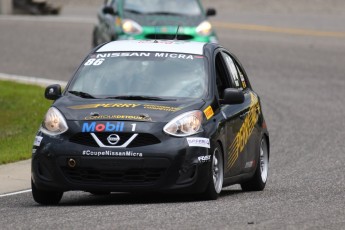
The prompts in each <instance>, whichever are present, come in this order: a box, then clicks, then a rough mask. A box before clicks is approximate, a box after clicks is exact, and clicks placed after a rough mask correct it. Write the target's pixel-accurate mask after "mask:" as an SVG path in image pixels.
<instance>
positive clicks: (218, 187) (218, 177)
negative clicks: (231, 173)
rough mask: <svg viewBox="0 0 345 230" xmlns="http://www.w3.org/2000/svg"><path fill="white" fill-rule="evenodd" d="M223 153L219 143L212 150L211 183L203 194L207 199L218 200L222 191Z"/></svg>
mask: <svg viewBox="0 0 345 230" xmlns="http://www.w3.org/2000/svg"><path fill="white" fill-rule="evenodd" d="M223 166H224V164H223V153H222V150H221V147H220V145H219V144H217V145H216V146H215V148H214V149H213V150H212V158H211V165H210V168H209V178H210V179H209V183H208V186H207V188H206V190H205V192H204V194H203V198H204V199H206V200H216V199H217V198H218V196H219V194H220V192H221V191H222V187H223V180H224V167H223Z"/></svg>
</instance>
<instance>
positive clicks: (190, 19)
mask: <svg viewBox="0 0 345 230" xmlns="http://www.w3.org/2000/svg"><path fill="white" fill-rule="evenodd" d="M124 18H128V19H132V20H134V21H136V22H138V23H139V24H140V25H141V26H175V27H176V26H178V25H180V26H186V27H187V26H189V27H196V26H198V25H199V24H200V23H201V22H202V21H204V20H206V17H205V16H203V15H197V16H190V15H155V14H152V15H145V14H133V13H125V14H124Z"/></svg>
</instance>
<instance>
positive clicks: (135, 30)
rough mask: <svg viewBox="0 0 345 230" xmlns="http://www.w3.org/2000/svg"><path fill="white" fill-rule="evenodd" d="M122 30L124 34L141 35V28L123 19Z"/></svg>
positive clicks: (133, 22)
mask: <svg viewBox="0 0 345 230" xmlns="http://www.w3.org/2000/svg"><path fill="white" fill-rule="evenodd" d="M122 30H123V32H125V33H126V34H141V32H143V28H142V27H141V26H140V25H139V24H138V23H137V22H135V21H133V20H130V19H124V20H123V23H122Z"/></svg>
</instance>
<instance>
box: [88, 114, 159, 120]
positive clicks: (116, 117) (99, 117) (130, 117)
mask: <svg viewBox="0 0 345 230" xmlns="http://www.w3.org/2000/svg"><path fill="white" fill-rule="evenodd" d="M85 120H137V121H152V118H151V117H149V116H148V115H145V116H142V115H139V116H137V115H107V114H105V115H96V116H88V117H85Z"/></svg>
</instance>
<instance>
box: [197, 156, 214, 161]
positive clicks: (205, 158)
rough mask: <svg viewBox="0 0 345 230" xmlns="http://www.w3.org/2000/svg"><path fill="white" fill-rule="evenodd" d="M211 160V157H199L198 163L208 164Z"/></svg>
mask: <svg viewBox="0 0 345 230" xmlns="http://www.w3.org/2000/svg"><path fill="white" fill-rule="evenodd" d="M210 160H211V155H207V156H200V157H198V161H199V162H200V163H206V162H209V161H210Z"/></svg>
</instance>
